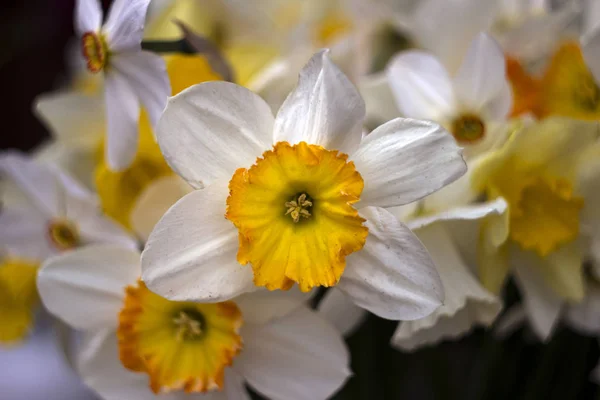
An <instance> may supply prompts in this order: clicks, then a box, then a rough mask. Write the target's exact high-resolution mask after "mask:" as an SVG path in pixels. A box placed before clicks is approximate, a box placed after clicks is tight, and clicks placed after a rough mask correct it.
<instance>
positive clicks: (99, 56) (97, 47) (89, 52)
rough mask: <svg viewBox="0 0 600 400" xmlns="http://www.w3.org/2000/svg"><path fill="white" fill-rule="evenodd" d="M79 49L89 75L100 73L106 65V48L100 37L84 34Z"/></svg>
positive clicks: (102, 38) (92, 33) (104, 41)
mask: <svg viewBox="0 0 600 400" xmlns="http://www.w3.org/2000/svg"><path fill="white" fill-rule="evenodd" d="M81 48H82V52H83V56H84V58H85V60H86V63H87V68H88V70H89V71H90V72H91V73H94V74H95V73H98V72H100V71H102V70H103V69H104V68H105V67H106V65H107V63H108V46H107V45H106V40H105V39H104V37H103V36H102V35H98V34H97V33H95V32H86V33H84V34H83V36H82V37H81Z"/></svg>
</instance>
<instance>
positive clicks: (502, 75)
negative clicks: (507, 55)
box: [454, 32, 506, 111]
mask: <svg viewBox="0 0 600 400" xmlns="http://www.w3.org/2000/svg"><path fill="white" fill-rule="evenodd" d="M505 84H506V62H505V60H504V54H503V53H502V49H501V48H500V46H498V43H496V41H495V40H494V39H493V38H492V37H491V36H489V35H487V34H486V33H483V32H481V33H479V34H478V35H477V36H476V37H475V39H474V40H473V42H472V43H471V46H470V47H469V50H468V51H467V55H466V56H465V59H464V60H463V63H462V65H461V66H460V68H459V70H458V72H457V74H456V76H455V77H454V89H455V93H456V96H457V100H459V101H460V102H461V104H462V105H463V106H464V107H466V108H468V109H469V110H472V111H479V110H480V109H481V107H482V106H483V105H484V104H486V103H487V102H489V101H491V100H492V99H493V98H495V97H496V96H497V95H498V94H499V93H500V92H501V91H502V89H503V87H504V86H505Z"/></svg>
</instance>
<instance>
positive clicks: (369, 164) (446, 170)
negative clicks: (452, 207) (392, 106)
mask: <svg viewBox="0 0 600 400" xmlns="http://www.w3.org/2000/svg"><path fill="white" fill-rule="evenodd" d="M461 153H462V150H461V149H460V148H459V147H458V146H457V145H456V142H455V141H454V139H453V138H452V136H451V135H450V134H449V133H448V132H446V131H445V130H444V129H443V128H442V127H440V126H439V125H438V124H435V123H432V122H426V121H417V120H413V119H408V118H397V119H394V120H392V121H390V122H388V123H386V124H384V125H381V126H380V127H379V128H377V129H375V130H374V131H373V132H371V133H370V134H368V135H367V136H366V138H365V139H364V140H363V141H362V143H361V144H360V147H359V149H358V151H357V152H356V153H354V154H352V155H351V158H352V160H353V161H354V163H355V165H356V170H357V171H358V172H359V173H360V174H361V175H362V177H363V179H364V182H365V187H364V190H363V193H362V195H361V203H360V206H361V207H364V206H367V205H373V206H378V207H393V206H401V205H404V204H407V203H410V202H413V201H415V200H418V199H420V198H422V197H424V196H427V195H428V194H430V193H433V192H435V191H436V190H439V189H441V188H442V187H444V186H446V185H447V184H449V183H450V182H452V181H454V180H456V179H457V178H459V177H460V176H461V175H463V174H464V173H465V172H466V170H467V166H466V164H465V162H464V160H463V158H462V155H461Z"/></svg>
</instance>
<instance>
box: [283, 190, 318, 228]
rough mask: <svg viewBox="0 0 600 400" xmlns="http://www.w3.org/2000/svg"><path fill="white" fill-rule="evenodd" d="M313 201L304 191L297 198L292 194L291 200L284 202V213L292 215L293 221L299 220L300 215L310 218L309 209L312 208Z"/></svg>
mask: <svg viewBox="0 0 600 400" xmlns="http://www.w3.org/2000/svg"><path fill="white" fill-rule="evenodd" d="M312 206H313V203H312V201H310V200H309V199H308V196H307V195H306V193H302V194H301V195H299V196H298V197H297V198H296V196H294V197H293V198H292V200H291V201H286V202H285V207H286V208H287V211H286V212H285V215H289V216H290V217H292V220H293V221H294V222H295V223H298V222H300V217H302V218H310V217H311V215H310V210H311V209H312Z"/></svg>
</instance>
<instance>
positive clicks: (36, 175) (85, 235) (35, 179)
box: [0, 153, 137, 261]
mask: <svg viewBox="0 0 600 400" xmlns="http://www.w3.org/2000/svg"><path fill="white" fill-rule="evenodd" d="M0 171H1V172H2V173H4V174H5V175H6V177H7V178H9V179H10V180H12V181H14V182H15V183H16V185H17V186H18V187H19V189H20V190H22V191H23V192H24V193H25V195H26V196H27V198H28V200H29V202H30V205H28V206H25V205H23V204H21V205H19V206H17V205H13V206H9V207H3V208H2V210H1V212H0V247H1V248H2V249H3V250H4V251H6V252H7V253H8V254H10V255H11V256H16V257H21V258H24V259H28V260H37V261H43V260H45V259H46V258H47V257H49V256H51V255H54V254H58V253H61V252H63V251H66V250H72V249H74V248H77V247H81V246H85V245H88V244H98V243H115V244H120V245H123V246H127V247H130V248H135V247H136V245H137V244H136V241H135V240H134V239H133V238H131V237H130V236H129V235H128V234H127V233H126V232H125V231H124V230H123V229H121V228H120V227H119V226H118V225H117V224H116V223H114V222H113V221H111V220H110V219H108V218H106V217H104V216H103V215H102V213H101V212H100V208H99V206H98V201H97V199H96V197H95V196H94V195H93V194H92V193H90V192H88V190H87V189H85V188H84V187H82V186H81V185H79V183H77V182H76V181H75V180H73V179H72V178H71V177H70V176H68V175H67V174H65V173H64V172H62V171H60V170H59V169H58V168H56V167H55V166H53V165H50V164H46V165H45V164H42V163H39V164H38V163H37V162H35V161H33V160H31V159H28V158H27V157H25V156H23V155H20V154H18V153H5V154H3V155H2V156H1V157H0Z"/></svg>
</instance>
